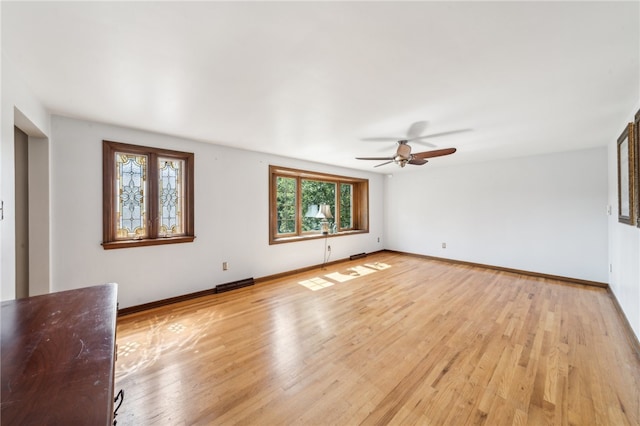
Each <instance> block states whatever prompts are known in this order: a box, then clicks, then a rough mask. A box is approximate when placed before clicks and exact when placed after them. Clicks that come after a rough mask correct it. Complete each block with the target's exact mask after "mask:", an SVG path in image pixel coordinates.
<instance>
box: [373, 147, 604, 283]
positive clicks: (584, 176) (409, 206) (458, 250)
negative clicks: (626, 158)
mask: <svg viewBox="0 0 640 426" xmlns="http://www.w3.org/2000/svg"><path fill="white" fill-rule="evenodd" d="M428 167H429V166H428V165H427V166H424V168H422V169H420V170H417V171H415V170H411V171H410V172H409V173H405V172H404V170H403V171H400V172H398V173H394V176H393V177H392V178H387V180H386V186H385V187H386V188H385V191H386V198H385V200H386V211H385V218H386V232H385V235H386V244H385V247H386V248H389V249H392V250H399V251H404V252H410V253H417V254H423V255H430V256H437V257H443V258H448V259H456V260H463V261H468V262H474V263H481V264H486V265H493V266H500V267H506V268H514V269H520V270H524V271H530V272H538V273H544V274H551V275H558V276H564V277H570V278H578V279H584V280H590V281H597V282H607V280H608V275H607V216H606V205H607V150H606V149H605V148H598V149H590V150H582V151H574V152H564V153H557V154H549V155H541V156H535V157H526V158H515V159H509V160H497V161H491V162H485V163H476V164H467V165H460V166H455V167H447V168H431V169H429V168H428ZM443 242H444V243H446V244H447V248H446V249H443V248H442V243H443Z"/></svg>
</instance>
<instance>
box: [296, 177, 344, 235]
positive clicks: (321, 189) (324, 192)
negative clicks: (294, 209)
mask: <svg viewBox="0 0 640 426" xmlns="http://www.w3.org/2000/svg"><path fill="white" fill-rule="evenodd" d="M327 206H328V207H327ZM335 207H336V184H335V183H332V182H322V181H317V180H308V179H303V180H302V212H303V215H304V216H303V218H302V231H303V232H309V231H315V230H317V231H320V230H321V223H322V222H323V217H324V216H327V217H326V220H327V222H328V225H329V232H335V231H336V230H335V226H334V220H333V218H334V215H335V211H336V208H335ZM314 213H315V217H314Z"/></svg>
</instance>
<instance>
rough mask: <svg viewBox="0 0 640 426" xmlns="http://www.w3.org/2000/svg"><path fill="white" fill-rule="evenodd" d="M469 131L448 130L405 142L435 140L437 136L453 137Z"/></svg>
mask: <svg viewBox="0 0 640 426" xmlns="http://www.w3.org/2000/svg"><path fill="white" fill-rule="evenodd" d="M470 130H471V129H458V130H449V131H448V132H440V133H431V134H430V135H424V136H417V137H415V138H413V139H408V140H407V142H411V141H419V140H420V139H427V138H436V137H438V136H446V135H453V134H455V133H462V132H468V131H470Z"/></svg>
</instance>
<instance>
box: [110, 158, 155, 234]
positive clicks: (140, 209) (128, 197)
mask: <svg viewBox="0 0 640 426" xmlns="http://www.w3.org/2000/svg"><path fill="white" fill-rule="evenodd" d="M116 179H117V186H116V187H117V191H118V192H117V194H116V197H117V200H116V203H115V204H116V205H117V211H116V228H117V229H116V232H117V238H118V239H131V238H143V237H146V236H147V231H148V228H147V199H146V193H147V156H146V155H132V154H126V153H116Z"/></svg>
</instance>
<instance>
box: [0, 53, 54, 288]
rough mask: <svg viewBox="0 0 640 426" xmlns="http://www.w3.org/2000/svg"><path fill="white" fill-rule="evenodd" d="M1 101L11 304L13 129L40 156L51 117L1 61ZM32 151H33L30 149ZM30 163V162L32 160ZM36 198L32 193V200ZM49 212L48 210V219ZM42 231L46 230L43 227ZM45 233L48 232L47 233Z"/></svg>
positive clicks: (0, 188)
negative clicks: (21, 133) (35, 141)
mask: <svg viewBox="0 0 640 426" xmlns="http://www.w3.org/2000/svg"><path fill="white" fill-rule="evenodd" d="M1 79H2V96H1V98H2V100H1V109H0V115H1V119H2V122H1V128H0V137H1V139H0V140H1V141H2V142H1V146H0V159H1V160H0V177H1V179H0V180H1V184H0V199H2V201H4V220H2V221H0V241H1V245H0V270H1V271H0V299H1V300H8V299H14V298H15V281H16V267H15V262H16V256H15V203H14V201H15V200H14V198H15V167H14V134H13V126H14V125H16V126H18V127H19V128H20V129H22V130H23V131H24V132H25V133H26V134H27V135H29V136H30V138H29V144H30V145H31V143H32V138H31V137H35V138H38V144H39V148H41V147H42V145H44V146H45V148H41V149H38V151H39V153H41V152H42V151H44V150H46V145H47V144H48V140H47V138H46V136H47V135H48V134H49V125H50V122H49V114H48V113H47V111H46V110H45V108H44V106H43V105H42V104H41V103H40V102H39V101H38V99H37V98H36V97H35V96H34V95H33V93H32V92H31V91H30V90H29V88H28V87H27V86H26V85H25V84H24V83H23V82H22V80H21V79H20V77H19V73H18V72H16V71H15V69H14V68H13V67H12V65H11V63H10V62H9V61H8V60H7V59H6V58H5V57H4V56H3V57H2V76H1ZM30 148H31V147H30ZM30 161H31V159H30ZM38 161H45V162H46V158H43V157H42V155H39V156H38ZM31 195H33V196H36V195H37V194H35V193H33V194H30V196H31ZM39 208H45V209H47V206H43V205H40V206H39ZM47 213H48V210H45V212H44V216H46V215H47ZM40 229H43V228H42V227H41V228H40ZM45 232H46V231H45ZM45 237H47V238H46V240H47V241H46V242H45V243H41V242H38V244H37V247H38V248H39V249H41V250H40V251H38V252H37V253H36V255H38V256H40V255H42V256H45V257H46V256H48V254H49V253H48V250H47V248H46V247H45V248H42V244H45V245H46V244H48V236H45ZM32 260H33V261H34V262H35V263H34V264H38V261H39V260H42V262H46V263H47V264H48V259H46V258H43V259H35V258H34V259H32ZM42 271H43V269H42V268H41V269H40V270H39V271H38V272H37V273H36V276H37V277H40V278H42V279H48V271H45V272H42ZM39 287H40V288H43V287H48V283H39Z"/></svg>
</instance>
